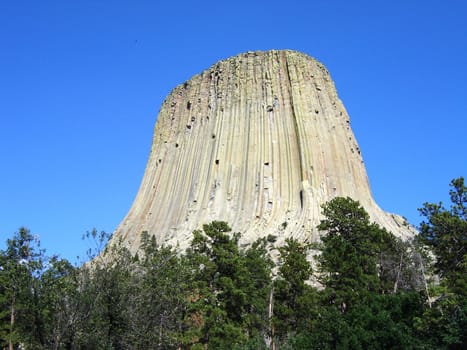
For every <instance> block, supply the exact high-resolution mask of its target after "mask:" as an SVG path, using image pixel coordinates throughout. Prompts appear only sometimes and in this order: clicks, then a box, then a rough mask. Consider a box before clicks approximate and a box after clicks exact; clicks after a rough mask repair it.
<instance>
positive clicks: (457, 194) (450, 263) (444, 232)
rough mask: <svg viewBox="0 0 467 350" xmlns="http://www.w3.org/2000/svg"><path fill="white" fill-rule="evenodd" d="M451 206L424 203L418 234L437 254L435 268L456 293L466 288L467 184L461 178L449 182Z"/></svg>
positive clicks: (463, 292)
mask: <svg viewBox="0 0 467 350" xmlns="http://www.w3.org/2000/svg"><path fill="white" fill-rule="evenodd" d="M450 185H451V190H450V191H449V194H450V197H451V202H452V205H451V208H450V209H446V208H445V207H444V206H443V205H442V203H438V204H433V203H425V204H424V205H423V208H421V209H419V211H420V213H421V214H422V215H423V216H424V217H425V218H426V221H423V222H422V223H421V225H420V238H421V240H422V242H423V243H424V244H426V245H427V246H429V247H430V248H431V249H432V250H433V253H434V254H435V256H436V261H435V265H434V266H435V269H436V272H437V273H439V274H440V276H441V277H442V278H443V283H445V284H447V285H448V286H449V288H451V289H453V291H455V292H456V293H460V294H463V295H465V293H466V291H467V278H466V275H467V261H466V254H467V187H466V186H465V185H464V178H462V177H460V178H458V179H454V180H452V182H451V184H450Z"/></svg>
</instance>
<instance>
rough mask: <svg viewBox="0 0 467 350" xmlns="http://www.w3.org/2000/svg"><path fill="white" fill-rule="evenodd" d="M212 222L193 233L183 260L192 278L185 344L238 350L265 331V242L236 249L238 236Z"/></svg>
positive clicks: (267, 264) (268, 266) (267, 278)
mask: <svg viewBox="0 0 467 350" xmlns="http://www.w3.org/2000/svg"><path fill="white" fill-rule="evenodd" d="M230 232H231V229H230V227H229V226H228V225H227V223H225V222H220V221H214V222H212V223H211V224H209V225H204V226H203V232H201V231H195V232H194V238H193V242H192V245H191V247H190V248H189V249H188V250H187V259H188V262H189V264H190V266H191V269H192V271H193V272H194V274H193V280H192V283H193V287H194V289H193V292H192V295H191V298H190V299H191V303H190V305H189V313H188V320H189V324H190V326H191V327H190V330H189V331H187V337H186V338H187V339H186V340H187V341H189V342H191V343H186V346H196V344H202V345H203V346H206V347H208V348H213V349H231V348H232V347H233V346H243V345H245V344H247V343H248V342H249V341H251V339H253V338H256V337H257V336H258V335H259V334H263V333H264V332H265V328H266V326H267V325H266V320H267V316H266V314H267V303H268V298H269V287H270V269H271V262H270V260H269V258H268V256H267V252H266V249H265V247H266V241H265V240H260V241H258V242H256V243H254V244H253V245H252V246H251V248H249V249H248V250H246V251H244V250H240V249H239V247H238V241H239V238H240V235H239V234H237V233H234V234H230Z"/></svg>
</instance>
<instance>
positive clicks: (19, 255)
mask: <svg viewBox="0 0 467 350" xmlns="http://www.w3.org/2000/svg"><path fill="white" fill-rule="evenodd" d="M42 267H43V251H41V250H40V249H39V241H38V239H37V238H36V237H34V236H33V235H32V234H31V232H30V231H29V230H28V229H26V228H24V227H21V228H20V229H19V231H18V232H17V233H15V234H14V236H13V238H12V239H8V240H7V248H6V250H5V251H1V252H0V282H1V283H0V304H1V306H2V310H5V311H3V312H2V313H1V314H0V315H1V318H2V320H1V322H2V325H1V330H0V332H1V339H5V340H6V343H7V344H5V345H8V348H9V349H10V350H12V349H14V348H15V347H17V345H18V344H20V343H23V344H25V345H29V346H36V345H37V343H39V344H40V341H41V340H42V339H41V338H43V334H42V329H41V328H40V326H41V325H40V319H39V317H38V316H39V315H38V309H37V306H38V303H37V291H38V278H39V275H40V272H41V271H42Z"/></svg>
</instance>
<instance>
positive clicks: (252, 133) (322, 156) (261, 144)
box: [113, 50, 412, 252]
mask: <svg viewBox="0 0 467 350" xmlns="http://www.w3.org/2000/svg"><path fill="white" fill-rule="evenodd" d="M335 196H350V197H352V198H353V199H356V200H359V201H360V203H361V204H362V205H363V206H364V207H365V208H366V210H367V211H368V213H369V214H370V217H371V219H372V220H374V221H375V222H377V223H378V224H380V225H382V226H384V227H386V228H387V229H388V230H390V231H392V232H393V233H394V234H396V235H398V236H402V237H406V236H409V235H411V234H412V231H411V228H409V227H407V226H406V225H404V224H403V220H402V218H401V217H399V216H397V215H393V214H389V213H386V212H384V211H383V210H381V209H380V208H379V207H378V205H377V204H376V203H375V201H374V200H373V198H372V195H371V191H370V187H369V183H368V178H367V174H366V170H365V166H364V163H363V159H362V155H361V152H360V149H359V147H358V144H357V141H356V139H355V137H354V135H353V133H352V130H351V128H350V120H349V116H348V114H347V112H346V110H345V108H344V106H343V104H342V102H341V101H340V100H339V98H338V96H337V93H336V89H335V87H334V83H333V81H332V79H331V77H330V75H329V73H328V72H327V70H326V68H325V67H324V66H323V65H322V64H321V63H319V62H317V61H316V60H314V59H313V58H311V57H309V56H307V55H305V54H302V53H299V52H295V51H289V50H284V51H267V52H248V53H244V54H241V55H238V56H235V57H232V58H229V59H227V60H223V61H220V62H218V63H216V64H215V65H213V66H211V67H210V68H209V69H207V70H205V71H204V72H202V73H201V74H199V75H196V76H194V77H192V78H191V79H190V80H188V81H187V82H185V83H183V84H181V85H179V86H177V87H176V88H175V89H174V90H173V91H172V92H171V93H170V94H169V96H168V97H167V98H166V100H165V101H164V102H163V104H162V107H161V109H160V112H159V115H158V117H157V123H156V126H155V130H154V139H153V144H152V148H151V152H150V155H149V160H148V164H147V168H146V171H145V174H144V177H143V180H142V183H141V187H140V189H139V191H138V194H137V196H136V199H135V201H134V203H133V206H132V207H131V209H130V211H129V213H128V214H127V216H126V217H125V218H124V220H123V221H122V222H121V224H120V225H119V226H118V228H117V230H116V232H115V233H114V235H113V241H115V240H117V239H122V240H123V241H124V243H125V244H126V245H128V246H129V247H130V250H131V251H132V252H135V251H137V250H138V247H139V244H140V237H141V233H142V232H144V231H147V232H148V233H149V234H151V235H155V236H156V237H157V241H158V242H159V243H160V244H171V245H177V244H178V245H179V246H180V248H182V249H183V248H185V247H186V246H187V245H188V244H189V242H190V240H191V233H192V231H193V230H195V229H197V228H200V227H201V225H202V224H204V223H208V222H210V221H212V220H222V221H227V222H228V223H229V224H230V225H231V226H232V228H233V229H234V231H238V232H241V233H242V242H243V243H249V242H252V241H254V240H255V239H256V238H258V237H262V236H267V235H269V234H272V235H276V236H278V244H281V243H282V242H283V241H284V240H285V238H287V237H295V238H297V239H299V240H301V241H306V242H311V241H316V240H318V239H319V233H318V232H317V231H316V228H315V227H316V225H317V224H318V223H319V220H320V213H321V207H320V206H321V204H323V203H325V202H327V201H328V200H330V199H332V198H333V197H335Z"/></svg>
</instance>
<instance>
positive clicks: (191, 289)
mask: <svg viewBox="0 0 467 350" xmlns="http://www.w3.org/2000/svg"><path fill="white" fill-rule="evenodd" d="M450 198H451V206H450V207H449V208H446V207H444V206H443V205H442V203H438V204H433V203H425V204H424V205H423V207H422V208H421V209H420V213H421V214H422V216H423V217H424V221H423V222H422V223H421V224H420V227H419V231H420V232H419V234H418V235H417V236H416V237H415V238H414V239H413V240H401V239H398V238H396V237H395V236H394V235H392V234H391V233H390V232H388V231H386V230H385V229H384V228H382V227H380V226H378V225H377V224H375V223H372V222H371V221H370V218H369V216H368V214H367V212H366V211H365V209H364V208H363V207H362V206H361V205H360V203H359V202H357V201H354V200H353V199H351V198H343V197H337V198H334V199H333V200H331V201H330V202H328V203H326V204H325V205H324V206H323V208H322V209H323V220H322V221H321V223H320V225H319V226H318V229H319V230H320V231H322V232H323V236H322V239H321V242H320V243H317V244H305V243H302V242H299V241H297V240H295V239H292V238H290V239H287V240H286V243H285V245H283V246H280V247H276V246H275V242H276V237H274V236H271V235H270V236H267V237H264V238H261V239H259V240H257V241H256V242H254V243H253V244H251V245H249V246H241V245H240V244H239V242H240V237H241V236H240V234H239V233H232V231H231V229H230V227H229V225H228V224H227V223H225V222H221V221H214V222H211V223H209V224H206V225H204V226H203V229H202V230H197V231H194V232H193V239H192V242H191V245H190V247H189V248H188V249H187V250H186V251H185V252H184V253H183V254H180V252H179V251H178V249H176V247H167V246H161V245H159V244H158V242H157V241H156V240H155V238H154V236H150V235H149V234H147V233H145V234H143V237H142V240H141V250H140V253H139V254H131V253H130V252H129V251H128V250H127V249H126V248H125V247H124V245H122V244H117V245H114V246H112V247H106V248H105V249H106V251H105V256H106V257H107V258H103V255H102V254H99V252H95V253H90V255H89V256H90V258H92V259H91V260H90V262H88V263H86V264H84V265H82V266H79V267H78V266H74V265H73V264H71V263H70V262H69V261H67V260H66V259H62V258H59V257H58V256H52V257H47V255H46V254H45V251H44V250H43V249H41V247H40V242H39V241H38V240H37V239H36V238H35V237H34V236H33V235H32V234H31V233H30V231H29V230H27V229H26V228H20V229H19V231H18V232H17V233H15V234H14V235H13V237H12V238H10V239H8V240H7V242H6V248H5V249H4V250H1V251H0V307H1V308H0V347H1V348H2V349H9V350H13V349H193V350H197V349H234V350H235V349H237V350H240V349H244V350H247V349H260V350H261V349H274V350H288V349H463V348H465V344H466V329H467V299H466V290H467V279H466V266H467V263H466V258H465V257H466V241H467V240H466V236H467V187H466V186H465V184H464V179H463V178H462V177H461V178H458V179H454V180H453V181H452V182H451V190H450ZM87 237H88V238H90V239H95V240H96V241H97V242H98V243H100V244H101V245H103V244H105V242H106V241H107V239H108V235H107V234H106V233H105V232H97V231H96V230H93V231H92V232H89V233H88V234H87ZM271 252H274V253H275V254H276V255H277V258H275V261H273V259H272V258H271V255H270V254H271ZM311 256H314V261H315V264H314V265H312V264H311V263H310V257H311Z"/></svg>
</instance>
